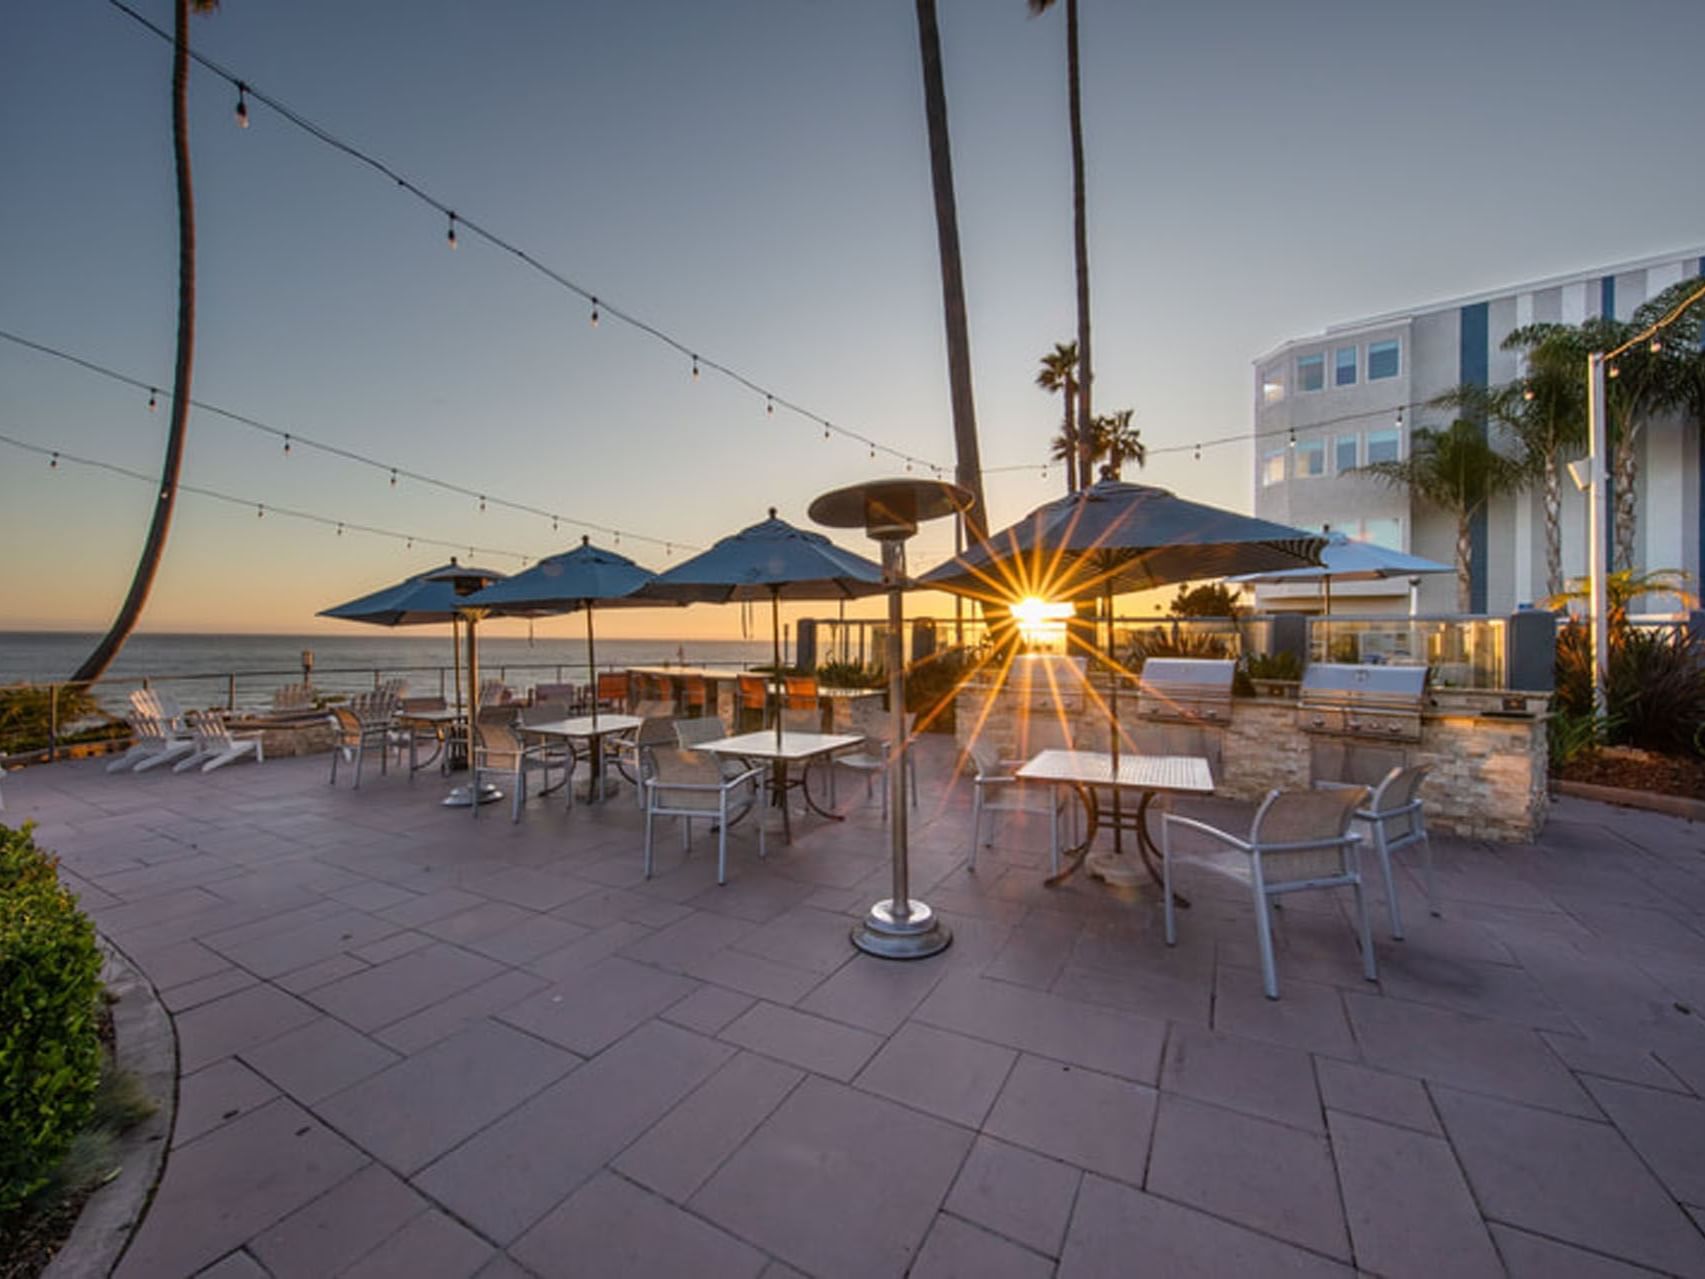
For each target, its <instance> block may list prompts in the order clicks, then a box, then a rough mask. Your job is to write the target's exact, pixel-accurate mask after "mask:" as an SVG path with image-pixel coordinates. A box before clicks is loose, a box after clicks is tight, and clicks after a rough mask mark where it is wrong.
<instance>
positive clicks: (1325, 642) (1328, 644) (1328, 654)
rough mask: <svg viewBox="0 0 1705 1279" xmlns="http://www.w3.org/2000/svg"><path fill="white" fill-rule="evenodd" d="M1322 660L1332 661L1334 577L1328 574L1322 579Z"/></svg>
mask: <svg viewBox="0 0 1705 1279" xmlns="http://www.w3.org/2000/svg"><path fill="white" fill-rule="evenodd" d="M1320 592H1321V604H1320V660H1321V661H1323V662H1330V661H1331V660H1332V577H1331V574H1326V575H1324V576H1322V577H1321V579H1320Z"/></svg>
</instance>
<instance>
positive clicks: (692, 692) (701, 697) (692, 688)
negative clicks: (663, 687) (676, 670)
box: [681, 675, 710, 715]
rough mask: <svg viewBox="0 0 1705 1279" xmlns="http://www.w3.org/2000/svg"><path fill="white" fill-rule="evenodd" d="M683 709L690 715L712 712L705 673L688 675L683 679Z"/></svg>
mask: <svg viewBox="0 0 1705 1279" xmlns="http://www.w3.org/2000/svg"><path fill="white" fill-rule="evenodd" d="M681 709H682V711H684V712H685V713H686V714H688V715H707V714H709V713H710V692H709V688H708V687H707V685H706V684H705V678H704V676H703V675H688V676H686V677H685V678H684V679H682V680H681Z"/></svg>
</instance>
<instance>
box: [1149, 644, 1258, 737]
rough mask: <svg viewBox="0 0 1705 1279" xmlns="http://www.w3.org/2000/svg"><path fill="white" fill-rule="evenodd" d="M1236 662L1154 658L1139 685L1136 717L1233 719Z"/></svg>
mask: <svg viewBox="0 0 1705 1279" xmlns="http://www.w3.org/2000/svg"><path fill="white" fill-rule="evenodd" d="M1236 670H1237V663H1236V662H1231V661H1210V660H1208V659H1205V658H1184V657H1151V658H1149V659H1148V661H1146V662H1144V663H1143V673H1142V678H1141V680H1140V681H1139V683H1138V685H1137V718H1138V719H1141V720H1150V721H1155V722H1159V723H1169V724H1218V725H1221V726H1224V725H1225V724H1228V723H1230V722H1231V681H1232V676H1233V675H1234V674H1235V673H1236Z"/></svg>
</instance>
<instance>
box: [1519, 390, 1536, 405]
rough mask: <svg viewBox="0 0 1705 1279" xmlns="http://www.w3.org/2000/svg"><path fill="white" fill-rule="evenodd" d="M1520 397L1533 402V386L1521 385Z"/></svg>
mask: <svg viewBox="0 0 1705 1279" xmlns="http://www.w3.org/2000/svg"><path fill="white" fill-rule="evenodd" d="M1521 398H1522V399H1524V400H1526V401H1527V402H1528V403H1530V404H1531V403H1532V402H1533V387H1531V386H1524V387H1522V389H1521Z"/></svg>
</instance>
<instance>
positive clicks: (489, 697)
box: [476, 679, 515, 707]
mask: <svg viewBox="0 0 1705 1279" xmlns="http://www.w3.org/2000/svg"><path fill="white" fill-rule="evenodd" d="M513 700H515V694H514V693H512V692H511V691H510V689H509V685H507V684H505V683H504V682H503V681H502V680H500V679H482V680H481V681H480V700H479V701H478V702H477V703H476V705H477V706H480V707H485V706H507V705H508V704H509V703H510V702H512V701H513Z"/></svg>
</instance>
